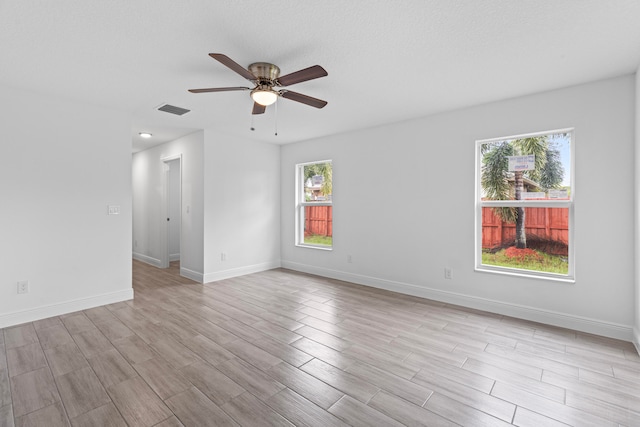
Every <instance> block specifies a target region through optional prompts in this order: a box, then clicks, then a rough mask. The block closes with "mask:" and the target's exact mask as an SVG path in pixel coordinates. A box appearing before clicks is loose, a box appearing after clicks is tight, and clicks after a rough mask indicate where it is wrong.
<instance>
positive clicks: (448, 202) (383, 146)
mask: <svg viewBox="0 0 640 427" xmlns="http://www.w3.org/2000/svg"><path fill="white" fill-rule="evenodd" d="M634 96H635V89H634V77H633V76H626V77H621V78H616V79H611V80H606V81H600V82H595V83H592V84H587V85H582V86H576V87H571V88H566V89H561V90H556V91H552V92H546V93H540V94H535V95H531V96H527V97H522V98H517V99H512V100H507V101H502V102H496V103H492V104H488V105H482V106H478V107H474V108H469V109H464V110H458V111H453V112H449V113H445V114H440V115H435V116H431V117H426V118H421V119H417V120H412V121H407V122H403V123H399V124H395V125H389V126H382V127H379V128H374V129H367V130H362V131H358V132H353V133H348V134H342V135H337V136H331V137H326V138H321V139H317V140H312V141H306V142H301V143H297V144H291V145H286V146H283V147H282V149H281V153H282V155H281V163H282V178H281V179H282V204H281V211H282V215H281V217H282V222H281V227H282V249H281V251H282V266H283V267H287V268H292V269H297V270H300V271H306V272H310V273H316V274H321V275H324V276H328V277H335V278H340V279H344V280H349V281H353V282H356V283H362V284H367V285H372V286H377V287H382V288H387V289H391V290H397V291H400V292H406V293H409V294H414V295H420V296H425V297H429V298H433V299H437V300H442V301H448V302H452V303H458V304H462V305H466V306H470V307H476V308H481V309H486V310H490V311H494V312H498V313H503V314H509V315H514V316H517V317H522V318H527V319H532V320H537V321H542V322H546V323H550V324H556V325H560V326H566V327H571V328H575V329H579V330H584V331H589V332H593V333H598V334H602V335H608V336H615V337H619V338H623V339H628V340H630V339H631V336H632V325H633V324H634V321H635V320H634V310H635V308H634V303H633V301H634V262H635V257H634V237H633V233H632V232H631V230H633V227H634V218H633V212H634V202H633V200H634V184H633V180H631V179H629V175H630V174H631V171H632V170H634V158H633V153H634V113H633V111H634ZM566 127H575V146H576V149H575V153H576V154H575V156H576V158H575V170H576V171H575V172H576V182H575V188H574V191H575V193H574V194H575V209H576V214H575V225H574V227H575V233H576V234H575V247H576V282H575V284H566V283H560V282H555V281H546V280H539V279H538V280H536V279H527V278H517V277H512V276H504V275H496V274H488V273H479V272H475V271H474V247H473V241H474V194H475V193H474V191H475V190H474V185H475V184H474V182H475V141H476V140H478V139H487V138H493V137H501V136H508V135H516V134H522V133H529V132H536V131H545V130H553V129H559V128H566ZM325 159H331V160H333V168H334V172H333V180H334V181H333V184H334V185H333V200H334V212H333V218H334V219H333V221H334V223H333V230H334V246H333V251H330V252H329V251H320V250H313V249H308V248H299V247H296V246H295V245H294V203H295V197H294V196H295V195H294V177H295V164H296V163H301V162H309V161H315V160H325ZM347 255H351V256H352V260H353V262H352V263H347ZM445 266H449V267H452V268H453V280H445V279H444V274H443V269H444V267H445Z"/></svg>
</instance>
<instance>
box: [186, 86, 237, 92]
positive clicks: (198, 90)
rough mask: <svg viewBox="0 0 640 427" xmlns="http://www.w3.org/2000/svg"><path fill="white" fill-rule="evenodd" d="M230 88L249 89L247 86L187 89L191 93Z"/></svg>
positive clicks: (223, 90) (226, 90)
mask: <svg viewBox="0 0 640 427" xmlns="http://www.w3.org/2000/svg"><path fill="white" fill-rule="evenodd" d="M231 90H249V88H248V87H240V86H238V87H210V88H207V89H189V92H191V93H205V92H228V91H231Z"/></svg>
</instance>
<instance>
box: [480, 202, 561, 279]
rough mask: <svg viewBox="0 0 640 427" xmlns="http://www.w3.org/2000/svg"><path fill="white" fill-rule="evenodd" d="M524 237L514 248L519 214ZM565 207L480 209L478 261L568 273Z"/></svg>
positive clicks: (510, 266) (501, 265)
mask: <svg viewBox="0 0 640 427" xmlns="http://www.w3.org/2000/svg"><path fill="white" fill-rule="evenodd" d="M523 213H524V230H523V233H524V239H519V242H518V243H519V244H518V246H521V248H517V247H516V235H517V232H518V228H520V226H519V221H517V219H518V217H519V216H522V214H523ZM568 256H569V208H548V207H527V208H488V207H484V208H482V264H483V265H492V266H500V267H508V268H517V269H525V270H533V271H539V272H546V273H554V274H563V275H566V274H568V272H569V260H568Z"/></svg>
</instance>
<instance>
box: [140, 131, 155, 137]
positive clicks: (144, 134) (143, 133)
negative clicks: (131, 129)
mask: <svg viewBox="0 0 640 427" xmlns="http://www.w3.org/2000/svg"><path fill="white" fill-rule="evenodd" d="M138 135H140V138H145V139H148V138H151V137H152V136H153V135H151V134H150V133H149V132H140V133H138Z"/></svg>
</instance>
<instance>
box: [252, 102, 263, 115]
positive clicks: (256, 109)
mask: <svg viewBox="0 0 640 427" xmlns="http://www.w3.org/2000/svg"><path fill="white" fill-rule="evenodd" d="M266 109H267V107H266V105H260V104H258V103H257V102H254V103H253V111H251V114H263V113H264V111H265V110H266Z"/></svg>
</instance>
